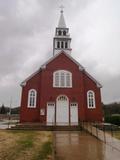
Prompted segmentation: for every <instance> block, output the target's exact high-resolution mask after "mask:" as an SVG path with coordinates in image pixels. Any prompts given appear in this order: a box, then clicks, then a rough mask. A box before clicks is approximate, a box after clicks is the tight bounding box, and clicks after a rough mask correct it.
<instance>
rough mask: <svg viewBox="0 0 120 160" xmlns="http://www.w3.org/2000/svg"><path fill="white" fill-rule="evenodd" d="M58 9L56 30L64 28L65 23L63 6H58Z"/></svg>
mask: <svg viewBox="0 0 120 160" xmlns="http://www.w3.org/2000/svg"><path fill="white" fill-rule="evenodd" d="M60 8H61V11H60V12H61V15H60V19H59V23H58V28H66V23H65V19H64V14H63V8H64V6H60Z"/></svg>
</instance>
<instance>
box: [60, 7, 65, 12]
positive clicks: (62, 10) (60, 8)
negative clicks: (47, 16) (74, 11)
mask: <svg viewBox="0 0 120 160" xmlns="http://www.w3.org/2000/svg"><path fill="white" fill-rule="evenodd" d="M64 8H65V7H64V6H63V5H61V6H60V9H61V13H63V9H64Z"/></svg>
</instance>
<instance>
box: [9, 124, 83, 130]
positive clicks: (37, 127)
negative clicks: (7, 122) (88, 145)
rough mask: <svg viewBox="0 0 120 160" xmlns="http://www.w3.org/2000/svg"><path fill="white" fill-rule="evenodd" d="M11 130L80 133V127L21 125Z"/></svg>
mask: <svg viewBox="0 0 120 160" xmlns="http://www.w3.org/2000/svg"><path fill="white" fill-rule="evenodd" d="M9 129H11V130H40V131H80V130H81V127H80V126H46V125H37V124H35V125H33V124H31V125H30V124H25V125H24V124H21V125H16V126H12V127H11V128H9Z"/></svg>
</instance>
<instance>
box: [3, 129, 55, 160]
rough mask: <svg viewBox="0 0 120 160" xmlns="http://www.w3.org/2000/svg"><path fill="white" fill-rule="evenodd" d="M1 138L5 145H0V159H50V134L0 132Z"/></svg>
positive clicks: (38, 132)
mask: <svg viewBox="0 0 120 160" xmlns="http://www.w3.org/2000/svg"><path fill="white" fill-rule="evenodd" d="M3 138H4V139H6V142H4V143H5V144H7V145H5V144H1V143H0V147H2V152H0V159H1V158H2V159H3V160H17V159H19V160H27V159H29V160H47V159H50V158H51V157H52V156H51V155H52V138H51V132H40V131H1V132H0V139H3Z"/></svg>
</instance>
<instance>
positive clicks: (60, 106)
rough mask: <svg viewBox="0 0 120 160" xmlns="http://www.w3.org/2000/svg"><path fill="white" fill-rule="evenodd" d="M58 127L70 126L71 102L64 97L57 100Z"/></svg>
mask: <svg viewBox="0 0 120 160" xmlns="http://www.w3.org/2000/svg"><path fill="white" fill-rule="evenodd" d="M56 125H69V101H68V97H67V96H64V95H61V96H59V97H58V98H57V102H56Z"/></svg>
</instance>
